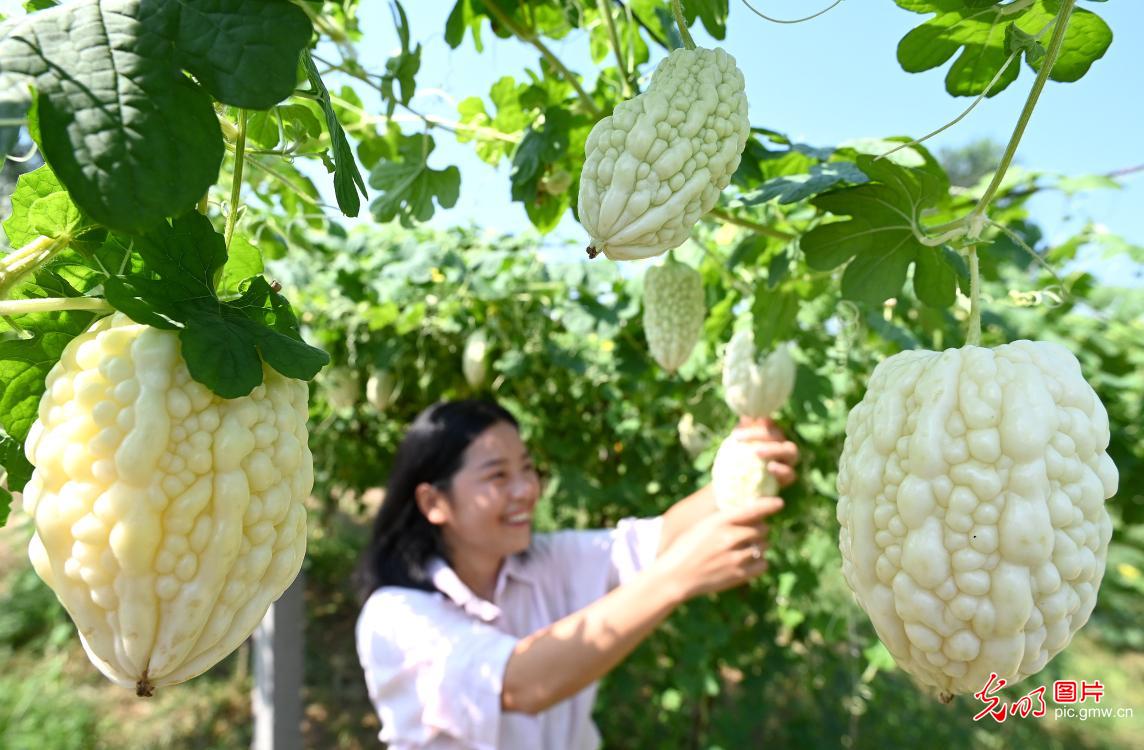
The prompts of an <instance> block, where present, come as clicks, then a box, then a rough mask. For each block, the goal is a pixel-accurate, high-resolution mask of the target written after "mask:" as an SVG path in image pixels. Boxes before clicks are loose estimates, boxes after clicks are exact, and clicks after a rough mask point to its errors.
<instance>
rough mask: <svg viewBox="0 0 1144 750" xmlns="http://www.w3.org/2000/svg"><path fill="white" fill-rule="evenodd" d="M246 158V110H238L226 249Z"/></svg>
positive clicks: (236, 213)
mask: <svg viewBox="0 0 1144 750" xmlns="http://www.w3.org/2000/svg"><path fill="white" fill-rule="evenodd" d="M245 158H246V110H245V109H240V110H238V135H237V136H236V137H235V141H234V174H233V175H232V176H231V181H230V210H229V211H228V212H227V215H226V234H225V235H224V237H225V239H226V249H227V250H230V238H231V237H232V236H233V235H234V225H235V223H236V222H237V221H238V201H239V198H240V196H241V193H242V165H243V162H244V161H245Z"/></svg>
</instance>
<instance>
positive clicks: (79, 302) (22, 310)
mask: <svg viewBox="0 0 1144 750" xmlns="http://www.w3.org/2000/svg"><path fill="white" fill-rule="evenodd" d="M64 310H88V311H91V312H108V313H109V312H115V308H113V307H112V306H111V305H109V304H108V303H107V300H105V299H103V298H101V297H44V298H37V299H10V300H3V301H0V316H5V315H28V314H30V313H43V312H62V311H64Z"/></svg>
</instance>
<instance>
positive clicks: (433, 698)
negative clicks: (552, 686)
mask: <svg viewBox="0 0 1144 750" xmlns="http://www.w3.org/2000/svg"><path fill="white" fill-rule="evenodd" d="M662 526H663V518H662V517H659V516H657V517H655V518H642V519H634V518H626V519H624V520H622V521H620V522H619V523H618V524H617V525H616V528H615V529H608V530H593V531H560V532H555V533H551V534H534V535H533V538H532V546H531V547H530V548H529V552H528V554H527V556H522V555H513V556H512V557H509V558H508V559H506V560H505V563H504V565H502V566H501V570H500V573H499V575H498V577H497V582H496V590H495V592H494V594H493V600H492V601H491V602H490V601H486V600H484V599H481V598H480V597H479V596H477V595H476V594H474V593H473V592H472V591H471V590H470V589H469V588H468V587H467V586H466V585H465V584H464V583H463V582H462V581H461V579H460V578H458V577H457V574H456V573H455V572H454V571H453V569H452V568H450V567H449V566H448V565H446V564H445V563H444V561H442V560H435V561H434V563H433V564H432V566H431V568H430V573H431V575H432V580H433V583H434V585H435V586H436V587H437V588H438V592H432V593H431V592H428V591H420V590H416V589H408V588H400V587H394V586H386V587H382V588H380V589H378V590H377V591H375V592H374V593H373V595H372V596H371V597H370V598H369V600H368V601H367V602H366V603H365V606H364V607H363V608H362V611H361V614H360V615H359V616H358V621H357V629H356V636H357V649H358V657H359V659H360V660H361V665H362V669H363V670H364V672H365V680H366V686H367V688H368V690H369V696H370V700H371V701H372V703H373V705H374V707H375V708H376V709H377V712H378V716H379V717H380V719H381V732H380V733H379V734H378V736H379V737H380V738H381V740H382V741H383V742H385V743H387V744H388V745H389V747H391V748H393V750H404V749H405V748H433V750H459V749H460V748H474V749H479V750H492V749H493V748H497V749H498V750H593V749H594V748H597V747H599V745H600V735H599V732H598V731H597V730H596V726H595V724H594V723H593V722H592V718H591V713H592V705H593V702H594V700H595V697H596V683H593V684H591V685H589V686H588V687H586V688H585V689H584V690H582V691H580V692H579V693H577V694H576V695H574V696H573V697H571V698H569V699H568V700H566V701H563V702H561V703H559V704H557V705H555V706H553V707H552V708H550V709H548V710H547V711H544V712H542V713H540V714H538V715H536V716H529V715H528V714H523V713H516V712H502V711H501V685H502V681H503V678H504V670H505V665H506V664H507V663H508V658H509V656H510V655H511V653H512V650H513V648H514V646H515V645H516V642H517V641H518V640H519V639H520V638H523V637H524V636H527V635H530V634H531V633H534V632H536V631H537V630H540V629H541V628H544V627H546V626H548V625H550V624H552V623H553V622H556V621H557V620H559V619H561V618H562V617H565V616H566V615H569V614H572V613H573V612H575V611H577V610H579V609H582V608H584V607H586V606H587V605H589V604H591V603H592V602H594V601H596V600H597V599H599V598H600V597H602V596H603V595H604V594H606V593H607V592H608V591H610V590H611V589H613V588H615V587H616V586H618V585H620V584H622V583H625V582H626V581H627V580H629V579H630V578H631V577H632V576H634V575H635V574H636V573H638V572H639V571H640V570H643V569H644V568H645V567H647V565H648V564H650V563H651V561H652V560H654V559H655V554H656V549H657V548H658V547H659V539H660V531H661V528H662Z"/></svg>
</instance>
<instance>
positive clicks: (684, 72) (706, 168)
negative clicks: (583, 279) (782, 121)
mask: <svg viewBox="0 0 1144 750" xmlns="http://www.w3.org/2000/svg"><path fill="white" fill-rule="evenodd" d="M750 132H751V125H750V121H749V120H748V119H747V96H746V93H745V90H744V86H743V74H742V72H740V71H739V69H738V67H736V66H735V59H734V58H733V57H731V55H729V54H727V53H726V52H725V51H724V50H722V49H720V48H716V49H690V50H689V49H677V50H674V51H672V52H671V54H669V55H668V56H667V57H666V58H665V59H664V60H663V62H661V63H660V64H659V66H658V67H656V69H655V72H654V73H652V77H651V83H650V84H649V85H648V88H647V90H646V91H644V92H643V93H642V94H639V95H638V96H636V97H634V98H632V99H629V100H627V101H624V102H620V103H619V104H618V105H616V108H615V110H614V111H613V112H612V114H611V115H609V116H608V117H605V118H603V119H602V120H600V121H599V122H597V123H596V125H595V126H594V127H593V128H592V131H591V132H590V133H589V134H588V140H587V142H586V143H585V147H584V153H585V161H584V168H583V171H582V172H581V175H580V195H579V203H578V206H577V208H578V214H579V218H580V224H581V225H582V226H583V227H584V229H585V230H587V232H588V234H589V236H590V238H591V242H590V244H589V246H588V254H589V256H593V257H594V256H595V255H596V254H597V253H603V254H604V255H606V256H608V257H609V258H612V259H614V260H635V259H638V258H649V257H652V256H655V255H659V254H661V253H665V252H667V251H668V250H670V249H672V248H674V247H679V246H680V245H682V244H683V243H684V242H685V241H686V240H687V238H688V236H689V235H690V233H691V228H692V227H693V226H694V225H695V222H697V221H699V219H700V217H701V216H703V214H705V213H707V212H708V211H710V210H711V209H712V208H713V207H714V206H715V203H716V202H717V201H718V199H719V193H720V192H721V191H722V190H723V188H725V187H727V184H728V183H729V182H730V181H731V175H733V174H734V173H735V170H736V169H738V167H739V160H740V158H741V157H742V154H743V149H744V148H745V147H746V144H747V137H748V136H749V135H750Z"/></svg>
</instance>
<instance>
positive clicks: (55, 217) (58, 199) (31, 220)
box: [3, 164, 90, 248]
mask: <svg viewBox="0 0 1144 750" xmlns="http://www.w3.org/2000/svg"><path fill="white" fill-rule="evenodd" d="M87 225H90V222H89V221H88V220H87V219H86V218H85V217H84V216H83V215H82V213H81V212H80V210H79V208H77V207H76V205H75V204H74V203H73V202H72V201H71V198H70V197H69V196H68V194H67V191H65V190H64V187H63V185H61V184H60V181H59V180H58V179H57V178H56V176H55V174H53V173H52V170H51V168H50V167H48V165H46V164H45V165H43V166H41V167H39V168H38V169H35V170H33V171H31V172H25V173H24V174H22V175H20V179H19V180H18V181H17V182H16V190H15V192H13V193H12V214H11V215H10V216H9V217H8V218H7V219H6V220H5V221H4V224H3V226H4V234H6V235H7V236H8V244H9V245H11V246H12V247H13V248H17V247H22V246H24V245H26V244H28V243H29V242H32V241H33V240H35V239H37V238H39V237H61V236H63V235H65V234H71V235H75V234H77V233H78V232H79V231H80V230H81V229H83V228H84V227H85V226H87Z"/></svg>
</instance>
